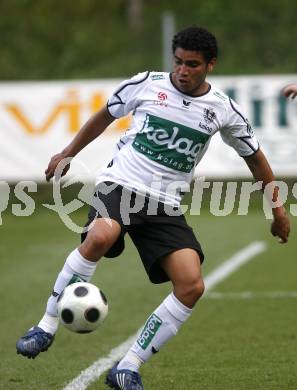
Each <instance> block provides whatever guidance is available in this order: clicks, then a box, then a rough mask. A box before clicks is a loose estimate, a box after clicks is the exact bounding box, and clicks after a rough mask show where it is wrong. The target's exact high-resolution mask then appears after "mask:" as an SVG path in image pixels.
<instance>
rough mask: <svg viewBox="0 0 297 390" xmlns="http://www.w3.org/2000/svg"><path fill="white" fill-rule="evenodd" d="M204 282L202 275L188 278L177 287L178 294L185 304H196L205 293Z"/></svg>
mask: <svg viewBox="0 0 297 390" xmlns="http://www.w3.org/2000/svg"><path fill="white" fill-rule="evenodd" d="M204 289H205V287H204V282H203V279H202V278H201V277H199V278H197V279H192V280H188V281H186V282H185V283H183V284H182V285H180V286H178V287H177V290H178V295H179V296H180V299H181V301H182V302H185V304H189V305H191V306H192V305H194V304H195V303H196V302H197V301H198V299H199V298H201V297H202V295H203V293H204Z"/></svg>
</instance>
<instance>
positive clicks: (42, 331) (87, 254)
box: [16, 218, 121, 358]
mask: <svg viewBox="0 0 297 390" xmlns="http://www.w3.org/2000/svg"><path fill="white" fill-rule="evenodd" d="M120 232H121V227H120V225H119V223H118V222H116V221H114V220H110V219H104V218H98V219H96V220H95V221H94V223H93V225H92V228H91V229H90V230H89V232H88V234H87V237H86V239H85V241H84V242H83V243H82V244H81V245H80V246H79V247H78V248H76V249H75V250H74V251H72V252H71V253H70V254H69V256H68V257H67V259H66V262H65V264H64V266H63V268H62V270H61V272H60V273H59V274H58V277H57V279H56V282H55V285H54V289H53V292H52V294H51V296H50V297H49V299H48V301H47V306H46V312H45V314H44V316H43V317H42V319H41V321H40V322H39V324H38V326H35V327H33V328H31V329H30V330H29V331H28V332H27V333H26V334H25V335H24V336H23V337H21V338H20V339H19V340H18V341H17V344H16V348H17V352H18V353H20V354H22V355H24V356H27V357H28V358H35V357H36V356H37V355H38V354H39V353H40V352H43V351H46V350H47V349H48V348H49V347H50V346H51V344H52V342H53V340H54V335H55V333H56V331H57V329H58V318H57V300H58V297H59V295H60V294H61V292H62V291H63V290H64V288H65V287H66V286H68V285H69V284H71V283H75V282H79V281H85V282H88V281H90V279H91V277H92V276H93V274H94V272H95V270H96V266H97V262H98V260H99V259H100V258H101V257H102V256H103V255H104V254H105V253H106V252H107V251H108V249H109V248H110V247H111V246H112V245H113V244H114V242H115V241H116V240H117V238H118V237H119V235H120Z"/></svg>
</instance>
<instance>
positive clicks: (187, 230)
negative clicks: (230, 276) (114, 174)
mask: <svg viewBox="0 0 297 390" xmlns="http://www.w3.org/2000/svg"><path fill="white" fill-rule="evenodd" d="M103 186H104V188H103ZM110 186H113V187H110ZM108 187H109V189H108V191H106V189H107V188H108ZM110 188H114V189H113V190H110ZM107 192H108V193H107ZM121 202H122V204H121ZM125 202H126V203H125ZM137 202H138V204H137ZM127 205H128V207H127V208H126V206H127ZM133 207H135V208H136V209H135V212H133V211H132V212H131V213H127V215H126V212H125V210H126V209H128V210H131V208H133ZM168 214H169V215H168ZM176 214H179V215H176ZM101 217H108V218H111V219H114V220H116V221H117V222H118V223H119V224H120V226H121V234H120V236H119V238H118V239H117V241H116V242H115V243H114V244H113V246H112V247H111V248H110V249H109V250H108V251H107V253H106V254H105V257H109V258H112V257H117V256H119V255H120V254H121V253H122V251H123V250H124V248H125V242H124V235H125V234H126V233H128V234H129V236H130V237H131V239H132V241H133V243H134V245H135V246H136V248H137V250H138V252H139V255H140V257H141V260H142V263H143V265H144V267H145V270H146V272H147V274H148V276H149V278H150V280H151V282H153V283H163V282H167V281H168V280H169V278H168V276H167V274H166V273H165V272H164V270H163V268H162V267H161V266H160V264H159V260H160V259H162V258H163V257H164V256H166V255H168V254H170V253H172V252H174V251H176V250H179V249H184V248H191V249H194V250H196V251H197V253H198V254H199V258H200V262H201V263H202V262H203V260H204V254H203V251H202V249H201V246H200V244H199V242H198V241H197V239H196V237H195V235H194V233H193V230H192V228H191V227H190V226H189V225H188V224H187V221H186V219H185V217H184V215H182V214H181V212H180V209H178V208H175V207H171V206H168V205H165V204H164V203H160V202H159V203H158V202H156V201H152V199H150V198H148V197H145V196H140V195H139V193H137V194H136V193H135V192H133V191H130V190H127V189H126V188H123V187H122V186H121V185H119V184H116V183H111V182H105V183H100V184H99V185H98V186H97V188H96V191H95V194H94V201H93V206H92V207H91V209H90V212H89V215H88V221H87V223H86V225H85V226H88V225H89V224H90V223H91V222H92V221H93V220H94V219H95V218H101ZM86 236H87V232H86V233H83V234H82V235H81V241H82V242H83V241H84V239H85V238H86Z"/></svg>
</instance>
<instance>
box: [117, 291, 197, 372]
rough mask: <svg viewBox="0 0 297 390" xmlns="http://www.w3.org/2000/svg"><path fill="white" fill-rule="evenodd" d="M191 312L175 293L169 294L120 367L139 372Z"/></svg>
mask: <svg viewBox="0 0 297 390" xmlns="http://www.w3.org/2000/svg"><path fill="white" fill-rule="evenodd" d="M191 313H192V309H190V308H188V307H187V306H185V305H184V304H182V303H181V302H180V301H179V300H178V299H177V298H176V297H175V296H174V294H173V293H171V294H170V295H168V297H167V298H165V300H164V301H163V302H162V303H161V305H160V306H159V307H158V308H157V309H156V310H155V311H154V312H153V313H152V315H151V316H150V317H149V318H148V320H147V322H146V324H145V326H144V328H143V330H142V331H141V334H140V336H138V339H137V340H136V341H135V343H134V344H133V345H132V347H131V348H130V350H129V351H128V353H127V354H126V355H125V356H124V357H123V359H122V360H121V361H120V363H119V365H118V368H119V369H128V370H132V371H136V372H137V371H138V369H139V367H140V366H141V364H142V363H144V362H146V361H147V360H148V359H149V358H150V357H151V356H152V355H153V354H154V353H157V352H158V351H159V350H160V348H161V347H162V345H164V344H165V343H166V342H167V341H168V340H169V339H170V338H171V337H172V336H174V335H176V333H177V331H178V329H179V328H180V327H181V325H182V324H183V323H184V322H185V321H186V320H187V319H188V318H189V316H190V315H191Z"/></svg>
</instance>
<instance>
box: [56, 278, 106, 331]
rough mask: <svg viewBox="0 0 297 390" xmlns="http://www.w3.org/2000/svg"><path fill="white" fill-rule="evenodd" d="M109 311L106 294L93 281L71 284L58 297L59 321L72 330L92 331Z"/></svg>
mask: <svg viewBox="0 0 297 390" xmlns="http://www.w3.org/2000/svg"><path fill="white" fill-rule="evenodd" d="M107 313H108V303H107V299H106V297H105V295H104V294H103V292H102V291H101V290H100V289H99V288H98V287H97V286H95V285H94V284H91V283H87V282H77V283H73V284H70V285H69V286H67V287H66V288H65V289H64V291H63V292H62V293H61V294H60V296H59V298H58V317H59V321H60V322H61V323H62V324H63V325H64V326H65V327H66V328H67V329H69V330H71V331H72V332H76V333H90V332H92V331H93V330H95V329H97V328H98V326H99V325H101V324H102V322H103V321H104V320H105V318H106V316H107Z"/></svg>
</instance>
